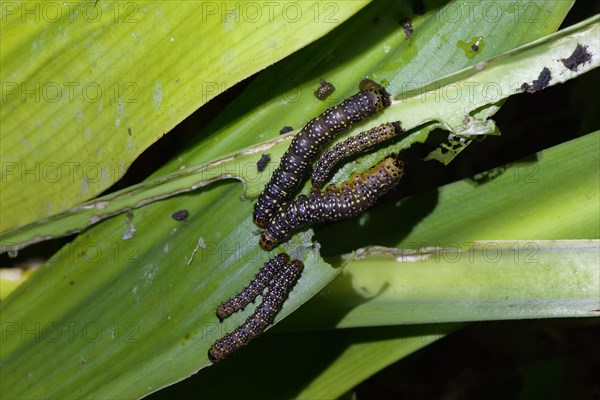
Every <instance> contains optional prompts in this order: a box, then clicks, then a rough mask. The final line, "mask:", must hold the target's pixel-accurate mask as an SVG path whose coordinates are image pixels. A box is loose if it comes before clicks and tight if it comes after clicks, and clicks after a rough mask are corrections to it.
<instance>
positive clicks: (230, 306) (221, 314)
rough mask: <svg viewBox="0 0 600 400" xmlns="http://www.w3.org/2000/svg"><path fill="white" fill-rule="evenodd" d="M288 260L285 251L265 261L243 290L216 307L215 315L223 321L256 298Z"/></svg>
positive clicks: (288, 257)
mask: <svg viewBox="0 0 600 400" xmlns="http://www.w3.org/2000/svg"><path fill="white" fill-rule="evenodd" d="M289 261H290V256H288V255H287V254H285V253H281V254H278V255H277V256H275V258H272V259H270V260H269V261H267V262H266V263H265V265H264V266H263V267H262V268H261V269H260V271H258V273H257V274H256V276H255V277H254V279H252V281H250V283H249V284H248V286H246V287H245V288H244V290H242V291H241V292H240V293H239V294H237V295H236V296H234V297H232V298H231V299H229V300H227V301H225V302H224V303H223V304H221V305H220V306H219V308H217V317H218V318H219V320H220V321H223V320H224V319H225V318H227V317H229V316H230V315H231V314H233V313H234V312H236V311H239V310H243V309H244V307H246V306H247V305H248V304H250V303H252V302H253V301H254V300H256V298H257V297H258V296H259V295H260V294H262V292H263V290H265V288H266V287H267V286H268V285H269V282H271V280H273V277H274V276H275V275H277V273H278V272H279V271H281V269H282V268H283V266H284V265H286V264H287V263H288V262H289Z"/></svg>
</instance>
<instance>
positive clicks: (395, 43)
mask: <svg viewBox="0 0 600 400" xmlns="http://www.w3.org/2000/svg"><path fill="white" fill-rule="evenodd" d="M527 4H529V3H527V2H518V3H517V4H516V6H517V7H523V8H524V7H525V6H527ZM532 4H535V11H536V13H535V16H536V19H535V20H534V21H530V22H527V26H524V25H523V24H524V21H523V20H520V18H515V17H514V13H510V14H508V13H502V14H501V17H500V18H499V19H498V20H497V21H495V25H496V27H495V28H489V27H486V29H489V37H488V38H486V40H487V45H486V46H485V47H484V48H483V49H482V52H481V54H480V55H479V56H475V57H473V58H469V57H467V56H466V55H465V53H464V51H463V50H462V48H460V47H456V46H454V43H458V41H459V40H463V41H465V40H469V38H471V37H475V36H477V35H479V33H478V32H477V31H481V30H482V29H483V26H484V25H485V26H487V24H468V23H465V22H466V21H468V15H469V14H468V13H464V14H462V16H461V18H458V19H452V20H450V19H448V18H444V17H443V16H444V15H445V14H444V13H443V11H442V10H447V9H449V8H450V7H455V6H458V7H462V5H461V3H458V2H451V3H449V4H448V6H447V7H446V8H444V9H442V10H439V9H438V4H437V3H436V4H431V7H432V9H430V10H429V12H428V13H427V14H425V15H424V16H421V17H417V18H414V19H413V25H414V26H415V32H414V35H413V38H412V39H410V40H406V39H405V36H404V32H403V30H402V29H401V27H400V26H399V25H398V20H399V19H401V18H404V17H406V16H408V13H407V12H406V10H403V9H402V7H399V6H397V5H396V4H395V3H394V6H390V3H388V2H375V3H373V4H371V5H369V7H367V8H365V10H363V11H362V12H361V13H359V14H358V15H356V16H355V17H353V18H352V19H351V20H350V21H348V23H346V24H343V25H341V26H340V27H339V29H336V30H335V31H334V32H332V33H331V34H329V35H327V36H326V37H325V38H324V39H323V40H320V41H317V42H315V43H314V44H313V45H311V46H309V47H307V48H306V49H303V50H302V51H299V52H297V53H295V54H294V55H292V56H291V57H288V58H286V59H285V60H284V61H283V62H281V63H279V64H277V65H275V66H273V67H271V68H269V69H267V70H266V71H265V73H263V74H261V75H260V76H259V77H257V78H256V79H255V80H254V81H253V83H252V84H251V85H249V86H248V89H247V91H246V92H245V93H244V94H243V95H241V96H240V97H239V98H238V99H237V100H236V101H234V102H233V103H232V104H231V105H230V106H229V107H227V108H226V109H225V110H224V111H223V113H222V114H221V115H219V116H218V117H217V118H216V119H215V120H214V122H213V123H211V124H210V125H209V126H207V127H206V128H205V129H204V130H203V131H202V132H201V133H200V135H199V139H198V140H197V142H195V143H192V144H190V146H189V148H187V149H186V150H185V151H184V152H183V153H182V154H181V155H180V156H179V157H177V158H175V159H174V160H172V161H171V162H170V163H168V164H167V165H166V166H165V167H163V168H161V169H160V170H158V171H156V172H155V173H154V174H153V177H159V176H162V177H164V176H166V175H167V174H168V173H173V172H175V171H178V170H179V169H180V168H181V167H182V166H184V167H189V166H195V165H199V164H201V163H207V162H212V161H214V160H218V159H221V158H223V157H225V156H226V155H228V154H232V153H236V152H238V151H240V149H243V148H247V147H251V146H255V145H257V144H259V143H260V142H263V141H265V140H268V139H270V138H273V137H276V136H277V132H278V131H279V129H280V128H281V127H282V126H284V125H293V126H294V127H299V126H302V125H303V124H304V123H305V122H306V121H307V119H309V118H312V117H313V116H314V115H316V114H318V113H319V112H321V111H323V109H324V108H325V107H326V106H328V104H322V103H320V102H316V101H315V100H314V97H313V96H312V91H313V90H314V89H315V84H316V81H317V80H318V79H319V78H321V77H323V78H325V79H327V80H330V81H332V82H334V83H335V84H336V86H337V87H338V91H337V92H336V95H337V96H339V97H337V98H333V99H332V100H331V102H332V103H334V102H338V101H339V100H341V99H342V98H344V97H346V96H347V95H349V94H351V93H352V92H354V91H355V90H356V89H355V88H356V83H357V82H358V81H359V80H360V78H362V77H364V76H366V75H369V76H371V77H374V78H375V79H376V80H384V79H387V80H388V81H389V82H390V85H389V87H390V90H392V91H393V92H394V93H401V92H402V90H399V89H400V86H401V85H400V82H399V81H396V82H392V78H394V77H396V76H406V77H407V79H410V80H412V81H413V82H422V83H427V82H430V81H431V80H432V79H437V78H440V77H442V76H444V75H446V74H449V73H452V72H456V71H458V70H460V69H462V68H464V67H466V66H469V65H472V64H474V63H476V62H479V61H483V60H485V59H488V58H491V57H493V56H495V55H498V54H500V53H501V52H503V51H506V50H510V49H513V48H516V47H518V46H520V45H523V44H525V43H527V42H530V41H531V40H534V39H537V38H539V37H541V36H543V35H545V34H548V33H550V32H553V31H554V30H556V29H557V27H558V26H559V24H560V22H561V21H562V19H563V17H564V15H565V14H566V12H567V11H568V9H569V8H570V7H571V5H572V2H549V3H546V2H540V3H532ZM484 5H485V4H484ZM391 7H398V8H397V9H392V8H391ZM479 7H482V6H478V5H475V8H476V10H477V11H478V12H480V11H481V8H479ZM392 11H393V12H392ZM376 17H379V18H378V19H377V18H376ZM440 18H441V19H440ZM375 21H377V22H375ZM436 46H437V47H436ZM417 49H418V51H417ZM442 50H446V51H442ZM423 52H424V53H423ZM431 54H436V56H437V57H436V58H435V59H434V60H430V58H431V57H430V56H431ZM411 71H412V75H411ZM417 74H420V75H419V76H422V77H423V78H422V79H421V78H419V77H417ZM269 84H271V85H270V86H269ZM265 88H273V89H272V90H270V91H269V93H267V94H265ZM392 88H394V89H392ZM257 93H259V95H257ZM289 93H297V94H298V96H297V97H295V98H293V99H292V100H290V97H289V96H286V94H289ZM303 94H304V95H303ZM273 99H275V100H273ZM432 109H433V108H432ZM282 146H283V145H282ZM274 160H275V159H274ZM267 177H268V173H267V174H265V176H264V177H261V181H263V182H264V180H265V179H267ZM256 185H257V186H258V185H260V184H259V183H256ZM37 193H38V192H36V194H37ZM242 194H243V191H242V188H241V185H238V184H233V183H230V182H221V183H213V184H212V185H210V186H207V187H205V188H203V189H202V190H199V191H197V193H194V194H193V195H192V194H183V195H179V196H176V197H174V198H170V199H166V200H164V201H160V202H155V203H153V204H149V205H146V206H144V207H141V208H139V209H136V210H134V211H133V212H132V213H129V214H128V215H122V216H117V217H113V218H111V219H108V220H106V221H103V222H102V223H100V224H98V225H97V226H94V227H92V228H91V229H89V230H87V231H86V232H84V233H83V234H81V235H80V236H79V237H78V238H77V239H76V240H75V241H74V242H72V243H70V244H69V245H67V246H66V247H65V248H63V249H62V250H61V251H60V252H59V253H58V254H57V255H55V257H53V258H52V259H51V260H50V261H49V262H48V263H47V265H46V266H44V267H43V268H41V269H40V270H39V271H38V272H36V273H35V274H34V275H33V277H32V278H31V279H30V280H28V281H27V282H25V283H24V284H23V285H22V286H20V287H19V288H18V289H17V290H16V291H14V292H13V293H12V294H11V295H10V296H9V297H8V298H7V299H6V300H5V301H3V302H2V304H1V305H0V307H1V311H2V313H1V314H2V335H3V338H6V341H5V342H3V346H2V350H1V351H2V353H1V354H0V365H1V368H0V371H1V372H0V373H1V378H2V379H1V381H2V382H1V383H0V384H1V385H2V386H3V387H2V393H3V395H6V396H7V397H17V396H21V397H120V398H125V397H140V396H143V395H145V394H148V393H151V392H153V391H156V390H158V389H159V388H160V387H163V386H165V385H167V384H171V383H173V382H175V381H177V380H180V379H184V378H185V377H187V376H189V375H190V374H192V373H193V372H194V371H197V370H198V369H199V368H201V367H202V366H204V365H207V364H208V362H207V360H206V350H207V349H208V347H209V346H210V345H211V344H212V342H213V341H214V340H215V339H216V338H218V337H220V336H222V335H223V334H224V332H225V330H226V329H231V328H232V327H233V326H235V325H236V324H238V323H239V322H240V321H242V320H243V318H244V317H245V316H246V315H247V314H248V313H249V312H250V310H247V311H246V312H245V313H242V314H241V315H239V316H235V317H233V318H232V319H231V321H228V322H227V323H226V324H219V323H218V322H217V320H216V317H215V316H214V310H215V308H216V306H217V305H218V304H219V302H221V301H222V300H224V299H226V298H228V297H230V296H231V295H232V294H233V293H235V292H237V291H238V290H239V289H241V287H243V286H244V285H245V284H246V283H247V281H248V280H249V279H250V278H251V277H252V276H253V274H254V273H255V272H256V270H257V269H258V267H259V265H260V264H262V262H264V261H265V260H266V259H268V258H269V255H268V254H266V253H264V252H262V251H261V250H259V249H258V246H257V232H256V230H255V228H254V226H253V225H252V223H251V221H250V214H251V203H250V202H249V201H240V196H241V195H242ZM180 209H187V210H188V211H189V212H190V218H188V220H186V221H185V222H177V221H174V220H173V219H171V217H170V215H171V214H172V213H173V212H174V211H177V210H180ZM44 215H48V214H44ZM11 226H12V225H11ZM134 228H135V229H134ZM132 233H135V235H134V236H133V237H132V238H129V239H127V240H126V239H125V238H127V237H130V236H131V235H132ZM124 235H125V236H124ZM310 236H311V232H310V231H308V232H305V233H302V234H300V235H296V236H295V237H294V238H293V240H292V241H291V242H290V243H287V244H285V245H284V246H282V248H281V250H283V251H287V252H288V253H290V255H292V256H293V257H299V258H301V259H302V260H303V261H305V264H306V265H307V268H306V273H305V274H304V276H303V277H302V279H301V280H300V282H299V284H298V287H297V288H296V289H295V290H294V291H293V293H292V296H291V298H290V300H289V302H288V303H286V306H285V308H284V310H283V312H282V314H281V315H280V317H279V319H281V318H283V317H285V315H287V314H288V313H289V312H291V311H292V310H293V309H295V308H297V307H298V306H299V305H300V304H302V303H304V302H306V301H307V299H308V298H310V297H311V296H312V295H313V294H314V293H316V292H318V291H319V290H320V289H321V288H322V287H323V286H324V285H325V284H326V283H327V282H329V281H330V280H331V279H332V278H333V277H334V276H335V275H336V274H337V273H339V271H340V269H339V265H336V266H335V267H332V266H330V265H328V264H326V263H324V262H323V261H322V260H321V259H320V257H319V256H318V251H319V247H318V244H317V245H316V246H315V247H314V248H313V247H311V243H310ZM336 267H338V268H336ZM57 334H58V336H57ZM264 339H265V340H267V339H269V336H267V337H265V338H264ZM265 340H263V341H261V342H258V343H257V346H251V348H250V350H252V349H254V348H256V349H262V347H258V345H259V343H264V342H265ZM276 350H278V349H272V351H276ZM405 352H406V351H405ZM241 353H244V352H241ZM262 354H267V353H262ZM396 354H397V355H398V354H399V353H396ZM267 359H268V358H267ZM291 361H293V360H291ZM232 362H233V363H234V362H235V360H232ZM386 362H390V360H389V359H386ZM276 367H278V366H276ZM247 371H248V370H247ZM249 371H253V369H250V370H249ZM288 371H289V369H288ZM247 374H248V375H250V374H249V373H248V372H247ZM227 378H228V380H227V381H225V383H223V384H221V386H220V387H223V385H227V382H230V380H231V375H228V376H227ZM7 382H8V383H7ZM31 382H35V385H31V384H30V383H31ZM211 384H213V385H214V386H215V387H216V388H218V387H219V384H218V382H216V381H215V382H211Z"/></svg>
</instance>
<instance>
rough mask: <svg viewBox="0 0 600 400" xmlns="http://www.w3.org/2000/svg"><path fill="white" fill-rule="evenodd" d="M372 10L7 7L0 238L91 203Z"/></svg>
mask: <svg viewBox="0 0 600 400" xmlns="http://www.w3.org/2000/svg"><path fill="white" fill-rule="evenodd" d="M366 4H367V2H365V1H343V2H341V3H339V2H338V3H332V2H330V3H327V4H320V3H310V2H289V3H282V4H280V3H268V2H267V3H260V2H258V3H257V2H254V3H244V2H231V3H225V2H190V1H140V2H112V3H111V2H105V1H98V0H95V1H83V2H77V3H68V2H67V3H64V4H63V3H44V2H42V3H40V2H37V1H24V2H4V3H3V4H2V39H1V42H2V45H1V46H0V49H1V50H0V60H1V63H2V72H1V75H0V80H1V81H2V111H0V120H1V121H2V124H1V125H2V147H1V149H0V151H1V153H0V156H1V158H2V161H3V163H2V191H1V192H0V204H1V205H2V214H3V216H2V221H1V225H0V232H3V231H6V230H7V229H10V228H14V227H18V226H21V225H24V224H27V223H31V222H33V221H36V220H38V219H40V218H44V217H47V216H50V215H53V214H56V213H59V212H62V211H65V210H68V209H70V208H71V207H73V206H74V205H76V204H79V203H81V202H82V201H85V200H87V199H90V198H92V197H94V196H96V195H97V194H99V193H100V192H102V191H103V190H105V189H106V188H108V187H109V186H111V185H112V184H114V183H115V182H116V181H117V180H119V179H120V178H121V177H122V176H123V174H124V173H125V172H126V171H127V169H128V168H129V167H130V165H131V163H132V162H133V160H135V159H136V158H137V157H138V156H139V155H140V154H141V153H142V152H143V151H144V150H145V149H146V148H148V147H149V146H150V145H151V144H152V143H154V142H155V141H156V140H158V139H159V138H160V137H161V136H162V135H164V134H165V133H166V132H168V131H169V130H170V129H172V128H173V127H174V126H175V125H177V124H178V123H179V122H181V121H182V120H183V119H184V118H185V117H187V116H188V115H190V114H191V113H192V112H193V111H194V110H196V109H197V108H199V107H200V106H201V105H203V104H204V103H206V102H207V101H208V100H210V99H211V98H213V97H214V96H216V95H218V94H219V93H222V92H223V91H225V90H226V89H228V88H230V87H231V86H233V85H234V84H236V83H237V82H239V81H241V80H242V79H244V78H246V77H248V76H250V75H252V74H254V73H256V72H257V71H260V70H261V69H263V68H265V67H267V66H268V65H270V64H272V63H274V62H276V61H278V60H280V59H282V58H284V57H285V56H287V55H289V54H291V53H293V52H294V51H296V50H298V49H300V48H302V47H303V46H305V45H306V44H308V43H310V42H312V41H314V40H315V39H317V38H319V37H321V36H323V35H324V34H325V33H327V32H329V31H330V30H332V29H333V28H335V27H336V26H337V25H338V24H340V23H341V22H343V21H344V20H346V19H348V18H349V17H350V16H351V15H352V14H354V13H355V12H356V11H358V10H360V9H361V8H362V7H364V6H365V5H366ZM17 208H18V209H19V210H20V211H19V212H18V213H16V212H8V211H9V210H13V209H17Z"/></svg>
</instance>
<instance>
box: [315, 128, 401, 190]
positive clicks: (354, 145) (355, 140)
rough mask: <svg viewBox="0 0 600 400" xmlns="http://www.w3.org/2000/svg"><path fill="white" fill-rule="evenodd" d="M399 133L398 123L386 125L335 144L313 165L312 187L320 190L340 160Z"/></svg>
mask: <svg viewBox="0 0 600 400" xmlns="http://www.w3.org/2000/svg"><path fill="white" fill-rule="evenodd" d="M401 132H403V130H402V127H401V126H400V123H399V122H392V123H386V124H383V125H379V126H378V127H375V128H373V129H370V130H368V131H365V132H361V133H359V134H358V135H356V136H352V137H350V138H348V139H347V140H345V141H343V142H342V143H338V144H336V145H335V146H333V148H332V149H331V150H328V151H326V152H325V154H323V156H321V158H320V159H319V160H318V161H317V163H316V164H315V167H314V169H313V172H312V177H311V180H312V185H313V187H315V188H317V189H320V188H322V187H323V184H324V183H325V181H326V180H327V178H328V177H329V175H330V173H331V170H332V169H333V167H335V165H336V164H337V163H338V162H340V161H341V160H343V159H345V158H348V157H350V156H353V155H355V154H358V153H362V152H364V151H367V150H370V149H372V148H373V147H375V146H376V145H378V144H379V143H381V142H384V141H386V140H388V139H390V138H392V137H394V136H396V135H398V134H399V133H401Z"/></svg>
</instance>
